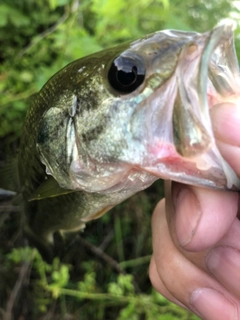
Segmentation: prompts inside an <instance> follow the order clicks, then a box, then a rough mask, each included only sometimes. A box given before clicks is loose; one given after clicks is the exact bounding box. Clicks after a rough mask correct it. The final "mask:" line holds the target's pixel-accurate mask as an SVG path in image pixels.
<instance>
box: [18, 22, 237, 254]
mask: <svg viewBox="0 0 240 320" xmlns="http://www.w3.org/2000/svg"><path fill="white" fill-rule="evenodd" d="M239 88H240V76H239V68H238V63H237V58H236V54H235V49H234V38H233V27H232V24H231V23H223V24H220V25H218V26H217V27H215V28H214V29H213V30H212V31H210V32H206V33H203V34H200V33H196V32H182V31H176V30H165V31H160V32H156V33H154V34H151V35H148V36H145V37H143V38H141V39H138V40H135V41H133V42H128V43H125V44H122V45H119V46H116V47H114V48H111V49H106V50H103V51H101V52H98V53H95V54H93V55H90V56H88V57H85V58H81V59H79V60H76V61H74V62H72V63H70V64H69V65H67V66H66V67H65V68H63V69H62V70H61V71H59V72H58V73H57V74H55V75H54V76H53V77H52V78H51V79H50V80H49V81H48V82H47V84H46V85H45V86H44V87H43V88H42V90H41V91H40V92H39V94H38V95H37V97H36V99H35V101H34V103H33V104H32V106H31V107H30V109H29V112H28V115H27V118H26V121H25V124H24V128H23V134H22V140H21V147H20V152H19V156H18V166H19V180H20V185H21V187H22V190H21V192H22V194H23V198H24V211H25V213H26V217H27V219H26V224H27V227H26V232H27V234H28V236H29V237H30V238H32V239H33V240H34V242H35V243H36V244H37V245H38V246H39V247H41V248H43V247H45V248H48V247H49V244H50V243H52V242H53V234H54V232H56V231H61V232H66V231H76V230H79V229H82V228H83V227H84V225H85V223H86V222H88V221H90V220H92V219H96V218H98V217H100V216H101V215H102V214H104V213H105V212H106V211H108V210H109V209H110V208H112V207H113V206H115V205H116V204H118V203H120V202H122V201H123V200H125V199H127V198H128V197H130V196H131V195H133V194H135V193H136V192H138V191H140V190H142V189H145V188H147V187H148V186H150V185H151V184H152V183H153V182H154V181H155V180H157V179H159V178H163V179H172V180H176V181H180V182H183V183H187V184H193V185H197V186H205V187H208V188H216V189H233V190H237V189H240V179H239V178H238V177H237V176H236V174H235V173H234V171H233V170H232V169H231V167H230V166H229V164H228V163H226V161H225V160H224V159H223V157H222V156H221V154H220V152H219V150H218V148H217V146H216V143H215V139H214V135H213V130H212V126H211V121H210V116H209V109H210V108H211V107H212V106H213V105H216V104H218V103H221V102H224V101H234V102H236V100H237V99H238V97H239Z"/></svg>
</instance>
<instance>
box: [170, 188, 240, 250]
mask: <svg viewBox="0 0 240 320" xmlns="http://www.w3.org/2000/svg"><path fill="white" fill-rule="evenodd" d="M165 194H166V201H167V219H168V223H169V228H170V232H171V235H172V237H173V240H174V241H175V242H176V245H177V246H180V247H182V248H184V250H187V251H200V250H205V249H207V248H209V247H211V246H213V245H215V244H216V243H217V242H218V241H219V240H220V239H221V238H222V237H223V236H224V235H225V234H226V233H227V231H228V229H229V228H230V226H231V225H232V223H233V221H234V220H235V217H236V215H237V212H238V193H236V192H223V191H215V190H208V189H204V188H197V187H193V186H186V185H184V184H180V183H177V182H172V184H170V183H169V182H168V183H166V188H165Z"/></svg>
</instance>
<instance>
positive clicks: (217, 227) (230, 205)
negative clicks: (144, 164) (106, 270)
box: [149, 103, 240, 320]
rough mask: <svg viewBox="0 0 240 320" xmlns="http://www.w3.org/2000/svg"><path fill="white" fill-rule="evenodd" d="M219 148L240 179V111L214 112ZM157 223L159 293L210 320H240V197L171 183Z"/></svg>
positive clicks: (154, 263) (221, 108) (152, 271)
mask: <svg viewBox="0 0 240 320" xmlns="http://www.w3.org/2000/svg"><path fill="white" fill-rule="evenodd" d="M211 117H212V123H213V129H214V133H215V137H216V139H217V143H218V147H219V149H220V151H221V153H222V155H223V157H224V158H225V159H226V160H227V161H228V162H229V164H230V165H231V166H232V168H233V169H234V171H235V172H236V173H237V175H238V176H240V107H239V106H236V105H235V104H230V103H226V104H221V105H217V106H214V107H213V108H212V109H211ZM165 191H166V192H165V194H166V199H163V200H162V201H160V202H159V204H158V205H157V207H156V209H155V211H154V214H153V218H152V233H153V255H152V260H151V263H150V268H149V275H150V279H151V282H152V285H153V286H154V288H155V289H156V290H157V291H158V292H160V293H161V294H162V295H164V296H165V297H166V298H167V299H169V300H171V301H173V302H174V303H176V304H178V305H180V306H182V307H185V308H187V309H189V310H191V311H192V312H194V313H196V314H197V315H198V316H200V318H203V319H207V320H226V319H228V320H232V319H240V221H239V219H238V216H240V196H239V193H237V192H229V191H215V190H208V189H203V188H197V187H193V186H187V185H183V184H180V183H176V182H172V183H171V182H166V185H165Z"/></svg>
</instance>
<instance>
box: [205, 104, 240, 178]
mask: <svg viewBox="0 0 240 320" xmlns="http://www.w3.org/2000/svg"><path fill="white" fill-rule="evenodd" d="M210 114H211V119H212V125H213V130H214V134H215V137H216V140H217V144H218V147H219V150H220V152H221V154H222V156H223V157H224V158H225V160H226V161H227V162H228V163H229V164H230V166H231V167H232V168H233V170H234V171H235V172H236V173H237V175H239V176H240V129H239V128H240V108H239V107H238V106H237V105H235V104H233V103H222V104H218V105H215V106H214V107H212V108H211V109H210Z"/></svg>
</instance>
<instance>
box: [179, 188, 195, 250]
mask: <svg viewBox="0 0 240 320" xmlns="http://www.w3.org/2000/svg"><path fill="white" fill-rule="evenodd" d="M173 190H174V191H173V201H174V204H175V212H176V235H177V238H178V241H179V244H180V245H181V246H182V247H184V246H185V245H186V244H188V243H189V242H190V241H191V240H192V238H193V236H194V234H195V232H196V228H197V226H198V223H199V220H200V217H201V207H200V203H199V201H198V199H197V197H196V195H195V194H194V193H193V192H192V191H191V189H189V188H188V187H182V186H181V187H180V190H179V185H176V188H175V189H173Z"/></svg>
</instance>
